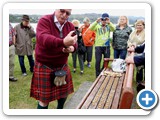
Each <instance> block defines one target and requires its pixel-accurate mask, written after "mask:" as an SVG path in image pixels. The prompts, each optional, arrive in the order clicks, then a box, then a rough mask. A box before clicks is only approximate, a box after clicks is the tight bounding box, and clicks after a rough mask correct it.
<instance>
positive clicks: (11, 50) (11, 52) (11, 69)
mask: <svg viewBox="0 0 160 120" xmlns="http://www.w3.org/2000/svg"><path fill="white" fill-rule="evenodd" d="M15 41H16V39H15V31H14V29H13V27H12V25H11V24H10V23H9V80H10V81H14V82H15V81H17V78H15V77H14V56H15V46H14V45H15Z"/></svg>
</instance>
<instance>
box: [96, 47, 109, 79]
mask: <svg viewBox="0 0 160 120" xmlns="http://www.w3.org/2000/svg"><path fill="white" fill-rule="evenodd" d="M102 55H104V58H110V46H107V47H95V57H96V64H95V68H96V77H98V75H99V74H100V72H101V70H102V69H103V68H104V66H103V67H102V68H100V65H101V60H102Z"/></svg>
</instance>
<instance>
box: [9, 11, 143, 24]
mask: <svg viewBox="0 0 160 120" xmlns="http://www.w3.org/2000/svg"><path fill="white" fill-rule="evenodd" d="M29 16H30V18H31V22H32V23H37V22H38V20H39V18H41V17H42V15H29ZM100 16H101V14H96V13H87V14H72V15H71V16H70V17H69V20H70V21H72V20H73V19H78V20H79V21H80V22H81V23H82V22H83V19H84V18H85V17H88V18H90V20H91V22H94V21H95V20H96V19H97V18H98V17H100ZM21 18H22V15H20V14H10V15H9V21H10V22H11V23H19V22H21ZM118 18H119V16H110V20H111V21H112V23H114V24H117V21H118ZM128 18H129V23H130V24H134V23H135V21H136V20H137V19H145V18H144V17H137V16H128Z"/></svg>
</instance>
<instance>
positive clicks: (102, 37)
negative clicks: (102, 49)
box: [90, 21, 115, 46]
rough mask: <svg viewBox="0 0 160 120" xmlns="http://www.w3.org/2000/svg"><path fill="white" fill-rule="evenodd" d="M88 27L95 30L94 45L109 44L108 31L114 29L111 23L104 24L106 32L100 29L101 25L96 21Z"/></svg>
mask: <svg viewBox="0 0 160 120" xmlns="http://www.w3.org/2000/svg"><path fill="white" fill-rule="evenodd" d="M90 29H91V30H93V31H95V32H96V38H95V46H109V45H110V40H109V37H110V32H111V31H112V32H113V31H114V30H115V26H114V25H113V23H111V22H110V24H108V25H106V33H105V34H104V32H103V30H102V25H101V24H99V23H97V22H96V21H95V22H94V23H92V25H91V26H90Z"/></svg>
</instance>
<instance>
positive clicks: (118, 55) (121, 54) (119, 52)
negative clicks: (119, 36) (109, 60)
mask: <svg viewBox="0 0 160 120" xmlns="http://www.w3.org/2000/svg"><path fill="white" fill-rule="evenodd" d="M126 54H127V49H122V50H118V49H114V58H115V59H117V58H121V59H123V60H124V59H125V58H126Z"/></svg>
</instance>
